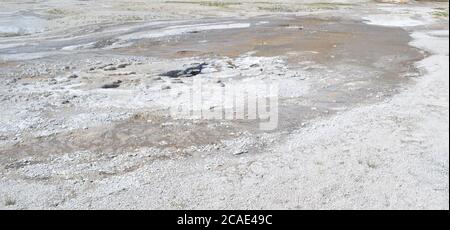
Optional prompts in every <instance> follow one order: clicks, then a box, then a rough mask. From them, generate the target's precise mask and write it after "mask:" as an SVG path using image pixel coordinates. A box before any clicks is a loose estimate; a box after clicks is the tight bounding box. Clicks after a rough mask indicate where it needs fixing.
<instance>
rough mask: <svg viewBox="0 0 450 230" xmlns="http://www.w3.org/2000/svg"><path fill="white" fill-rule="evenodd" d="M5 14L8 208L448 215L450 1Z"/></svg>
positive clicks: (2, 175) (0, 48)
mask: <svg viewBox="0 0 450 230" xmlns="http://www.w3.org/2000/svg"><path fill="white" fill-rule="evenodd" d="M0 4H1V7H0V79H1V80H0V105H1V110H0V208H1V209H448V208H449V170H448V169H449V141H448V140H449V110H448V108H449V79H448V75H449V64H448V62H449V57H448V53H449V40H448V39H449V38H448V36H449V28H448V3H439V2H426V1H420V2H410V3H407V4H386V3H378V2H372V1H333V2H330V3H323V2H316V1H312V0H311V1H278V2H277V1H273V2H252V1H239V2H238V1H220V2H219V1H138V0H134V1H122V0H120V1H109V0H101V1H88V0H83V1H82V0H79V1H69V0H63V1H56V0H41V1H28V2H19V1H5V0H1V1H0ZM198 80H201V83H202V89H203V90H205V91H213V92H218V91H220V92H228V91H232V92H237V91H239V89H243V88H246V89H247V88H248V87H249V86H257V85H267V86H271V85H275V86H277V92H276V95H275V96H276V106H275V107H274V104H272V103H271V104H270V105H271V107H270V109H272V111H271V112H272V113H270V115H271V117H270V119H266V120H264V119H262V118H261V119H259V118H257V119H250V118H249V117H247V116H243V117H237V114H238V112H237V111H245V110H246V108H247V109H248V106H249V105H248V104H244V105H241V104H238V103H236V101H234V103H233V98H230V97H227V95H223V94H222V96H217V94H211V95H212V96H204V97H205V98H203V99H204V101H202V103H201V107H202V108H200V109H198V110H199V111H203V114H204V113H205V111H209V112H211V113H213V112H214V111H223V114H226V113H227V112H229V111H231V114H234V113H233V111H234V112H236V117H232V118H233V119H227V118H226V117H220V118H215V119H207V118H205V117H203V116H200V117H196V116H189V115H193V114H195V113H196V109H195V106H194V107H189V106H188V105H190V103H191V99H192V96H191V94H190V92H194V91H196V90H197V88H196V82H197V81H198ZM250 88H251V87H250ZM174 92H176V93H174ZM252 93H255V94H256V95H258V96H262V97H263V98H266V97H267V98H269V97H272V96H273V95H272V94H270V95H269V93H268V92H267V91H266V90H264V89H260V88H258V87H255V88H253V91H252ZM219 95H220V94H219ZM271 102H272V101H271ZM249 104H250V103H249ZM186 106H187V107H189V108H193V109H192V111H189V112H190V113H189V115H188V116H182V117H177V116H174V114H173V113H172V110H171V108H174V107H175V108H180V107H186ZM239 106H241V107H239ZM218 108H220V109H223V110H218ZM274 108H276V111H274V110H273V109H274ZM274 114H276V118H275V117H273V115H274ZM264 121H265V122H269V121H270V122H275V124H276V126H274V127H272V128H270V129H262V128H261V124H262V123H264Z"/></svg>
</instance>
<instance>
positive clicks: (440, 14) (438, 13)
mask: <svg viewBox="0 0 450 230" xmlns="http://www.w3.org/2000/svg"><path fill="white" fill-rule="evenodd" d="M431 14H432V15H433V17H437V18H448V9H444V8H436V9H434V11H433V12H432V13H431Z"/></svg>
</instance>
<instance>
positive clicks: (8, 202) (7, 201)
mask: <svg viewBox="0 0 450 230" xmlns="http://www.w3.org/2000/svg"><path fill="white" fill-rule="evenodd" d="M16 203H17V202H16V200H14V199H12V198H11V197H6V198H5V206H13V205H16Z"/></svg>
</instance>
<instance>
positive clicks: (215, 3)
mask: <svg viewBox="0 0 450 230" xmlns="http://www.w3.org/2000/svg"><path fill="white" fill-rule="evenodd" d="M165 3H178V4H198V5H201V6H210V7H221V8H226V7H229V6H232V5H241V3H240V2H225V1H165Z"/></svg>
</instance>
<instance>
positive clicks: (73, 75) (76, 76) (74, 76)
mask: <svg viewBox="0 0 450 230" xmlns="http://www.w3.org/2000/svg"><path fill="white" fill-rule="evenodd" d="M69 78H72V79H74V78H78V75H76V74H72V75H70V76H69Z"/></svg>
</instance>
